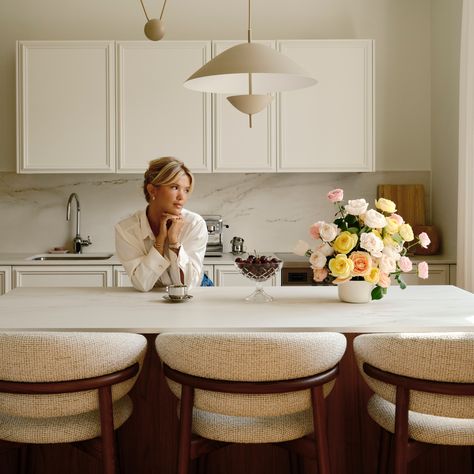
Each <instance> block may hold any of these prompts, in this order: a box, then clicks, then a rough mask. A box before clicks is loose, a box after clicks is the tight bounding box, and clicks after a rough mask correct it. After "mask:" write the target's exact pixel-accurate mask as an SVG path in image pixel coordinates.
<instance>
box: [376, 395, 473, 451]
mask: <svg viewBox="0 0 474 474" xmlns="http://www.w3.org/2000/svg"><path fill="white" fill-rule="evenodd" d="M367 411H368V412H369V415H370V417H371V418H372V419H373V420H374V421H375V422H376V423H378V424H379V425H380V426H381V427H382V428H384V429H385V430H387V431H389V432H390V433H395V405H394V404H393V403H390V402H388V401H387V400H384V399H383V398H382V397H380V396H378V395H373V396H372V398H371V399H370V400H369V403H368V404H367ZM473 416H474V414H473ZM408 437H409V438H411V439H414V440H417V441H421V442H423V443H430V444H444V445H452V446H474V419H465V418H450V417H446V416H435V415H426V414H424V413H419V412H414V411H409V412H408Z"/></svg>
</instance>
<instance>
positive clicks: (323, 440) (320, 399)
mask: <svg viewBox="0 0 474 474" xmlns="http://www.w3.org/2000/svg"><path fill="white" fill-rule="evenodd" d="M311 402H312V406H313V425H314V437H315V442H316V452H317V456H318V474H329V472H330V467H329V449H328V439H327V429H326V428H327V427H326V406H325V403H324V395H323V387H322V386H318V387H312V388H311Z"/></svg>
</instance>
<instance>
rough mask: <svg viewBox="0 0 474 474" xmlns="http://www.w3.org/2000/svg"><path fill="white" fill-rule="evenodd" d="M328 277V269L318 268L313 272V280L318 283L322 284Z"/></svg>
mask: <svg viewBox="0 0 474 474" xmlns="http://www.w3.org/2000/svg"><path fill="white" fill-rule="evenodd" d="M327 276H328V269H327V268H318V269H316V270H313V280H314V281H315V282H316V283H320V282H322V281H323V280H324V279H325V278H326V277H327Z"/></svg>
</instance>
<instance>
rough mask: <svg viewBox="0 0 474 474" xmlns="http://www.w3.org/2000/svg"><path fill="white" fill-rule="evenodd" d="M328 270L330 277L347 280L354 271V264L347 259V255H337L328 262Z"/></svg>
mask: <svg viewBox="0 0 474 474" xmlns="http://www.w3.org/2000/svg"><path fill="white" fill-rule="evenodd" d="M329 270H330V271H331V275H332V276H335V277H338V278H349V277H350V275H351V272H352V270H354V262H353V261H352V260H350V259H348V258H347V255H344V254H338V255H336V257H335V258H331V260H329Z"/></svg>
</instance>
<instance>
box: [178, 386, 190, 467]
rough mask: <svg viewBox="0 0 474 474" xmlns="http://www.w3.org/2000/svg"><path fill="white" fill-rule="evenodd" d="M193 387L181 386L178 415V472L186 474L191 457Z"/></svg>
mask: <svg viewBox="0 0 474 474" xmlns="http://www.w3.org/2000/svg"><path fill="white" fill-rule="evenodd" d="M193 402H194V389H193V388H192V387H189V386H188V385H182V386H181V408H180V417H179V446H178V474H188V470H189V461H190V457H191V430H192V425H193Z"/></svg>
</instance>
